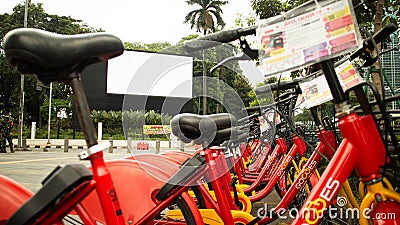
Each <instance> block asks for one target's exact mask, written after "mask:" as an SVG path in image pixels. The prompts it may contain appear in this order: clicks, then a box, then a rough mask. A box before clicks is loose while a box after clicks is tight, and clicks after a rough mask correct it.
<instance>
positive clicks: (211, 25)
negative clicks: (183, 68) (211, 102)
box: [184, 0, 228, 115]
mask: <svg viewBox="0 0 400 225" xmlns="http://www.w3.org/2000/svg"><path fill="white" fill-rule="evenodd" d="M186 3H187V4H188V5H197V6H200V7H199V8H198V9H195V10H193V11H191V12H189V13H188V14H187V15H186V16H185V20H184V23H189V24H190V25H191V28H192V29H193V28H196V31H197V32H201V31H203V34H204V35H206V34H207V32H208V31H212V32H215V31H216V28H217V27H218V26H220V28H223V27H224V26H225V22H224V20H223V19H222V17H221V15H222V9H221V6H223V5H226V4H228V1H223V0H187V1H186ZM206 75H207V74H206V62H205V51H203V115H206V114H207V96H206V90H207V89H206ZM199 107H200V105H199Z"/></svg>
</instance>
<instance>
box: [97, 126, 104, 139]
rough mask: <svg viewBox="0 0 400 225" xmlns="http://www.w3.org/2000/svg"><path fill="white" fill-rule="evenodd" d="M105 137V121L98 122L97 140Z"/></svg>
mask: <svg viewBox="0 0 400 225" xmlns="http://www.w3.org/2000/svg"><path fill="white" fill-rule="evenodd" d="M102 137H103V123H102V122H98V123H97V140H98V141H101V140H102Z"/></svg>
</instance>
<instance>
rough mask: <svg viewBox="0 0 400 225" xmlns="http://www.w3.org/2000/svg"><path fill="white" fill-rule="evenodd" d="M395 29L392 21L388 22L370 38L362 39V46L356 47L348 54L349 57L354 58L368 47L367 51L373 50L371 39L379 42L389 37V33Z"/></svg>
mask: <svg viewBox="0 0 400 225" xmlns="http://www.w3.org/2000/svg"><path fill="white" fill-rule="evenodd" d="M396 30H397V26H396V25H395V24H393V23H389V24H388V25H386V26H385V27H384V28H382V29H381V30H380V31H378V32H377V33H376V34H374V36H372V38H371V37H369V38H366V39H364V41H363V46H362V47H361V48H359V49H357V51H355V52H353V53H352V54H351V55H350V59H355V58H356V57H358V56H359V55H361V54H362V53H363V52H364V51H366V50H367V49H368V51H373V50H374V48H375V47H374V42H373V41H372V40H374V41H375V43H376V44H378V43H381V42H382V41H384V40H385V39H386V38H387V37H389V35H390V34H391V33H393V32H395V31H396Z"/></svg>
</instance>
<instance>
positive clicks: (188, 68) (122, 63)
mask: <svg viewBox="0 0 400 225" xmlns="http://www.w3.org/2000/svg"><path fill="white" fill-rule="evenodd" d="M192 77H193V58H192V57H187V56H178V55H169V54H157V53H148V52H138V51H125V52H124V54H122V55H121V56H119V57H116V58H113V59H111V60H109V61H108V68H107V93H110V94H129V95H146V96H165V97H181V98H192Z"/></svg>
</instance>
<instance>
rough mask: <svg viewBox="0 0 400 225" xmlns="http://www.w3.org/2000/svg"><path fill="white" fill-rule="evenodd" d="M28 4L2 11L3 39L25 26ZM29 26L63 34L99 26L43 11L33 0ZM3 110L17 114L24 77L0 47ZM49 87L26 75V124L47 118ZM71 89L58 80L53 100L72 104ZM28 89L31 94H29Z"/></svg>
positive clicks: (0, 37)
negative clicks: (90, 25)
mask: <svg viewBox="0 0 400 225" xmlns="http://www.w3.org/2000/svg"><path fill="white" fill-rule="evenodd" d="M24 11H25V5H24V4H18V5H16V6H15V7H14V8H13V13H12V14H7V13H5V14H2V15H0V21H2V26H1V27H0V40H1V41H3V38H4V36H5V35H6V34H7V33H8V32H9V31H11V30H13V29H16V28H21V27H23V26H24V24H23V21H24ZM27 26H28V27H30V28H37V29H42V30H46V31H50V32H56V33H60V34H78V33H88V32H97V31H101V30H96V29H94V28H92V27H89V26H88V25H87V24H85V23H83V22H82V21H81V20H76V19H73V18H71V17H69V16H68V17H67V16H57V15H51V14H48V13H46V12H45V11H44V9H43V7H42V3H37V4H35V3H30V4H29V8H28V20H27ZM0 69H1V72H0V113H1V112H11V113H12V115H14V117H17V116H15V115H18V111H19V110H18V108H19V102H20V96H21V94H20V87H21V79H20V75H19V73H18V72H17V71H16V70H14V69H13V68H12V67H10V66H8V64H7V62H6V59H5V56H4V51H3V49H2V48H1V49H0ZM46 90H48V87H47V86H43V85H41V84H39V83H38V82H37V80H36V79H35V78H33V77H31V76H25V82H24V91H25V93H27V94H25V109H24V118H25V119H26V120H25V122H26V124H30V122H32V121H37V122H38V126H39V127H40V126H41V125H42V120H47V116H48V115H47V114H48V113H47V112H48V110H47V108H46V106H48V91H46ZM70 92H71V91H70V89H69V88H67V87H66V86H65V85H63V84H59V83H57V84H56V83H55V84H54V85H53V94H54V95H53V101H54V102H55V103H56V104H59V103H60V105H62V106H57V107H63V108H70V105H71V104H70V100H71V99H68V98H67V97H66V96H69V95H70ZM28 93H29V94H28ZM53 112H54V115H52V116H53V118H56V112H57V111H56V110H53Z"/></svg>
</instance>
